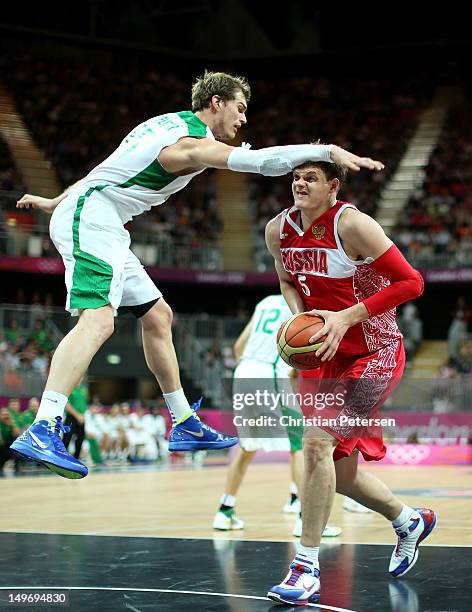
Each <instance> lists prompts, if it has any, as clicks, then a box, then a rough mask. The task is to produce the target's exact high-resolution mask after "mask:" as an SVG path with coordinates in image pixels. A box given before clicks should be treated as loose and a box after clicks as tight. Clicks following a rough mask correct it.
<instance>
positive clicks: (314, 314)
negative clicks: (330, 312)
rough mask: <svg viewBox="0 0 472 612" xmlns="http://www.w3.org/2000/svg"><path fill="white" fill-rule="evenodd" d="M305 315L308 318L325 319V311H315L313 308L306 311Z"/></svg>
mask: <svg viewBox="0 0 472 612" xmlns="http://www.w3.org/2000/svg"><path fill="white" fill-rule="evenodd" d="M305 314H306V315H308V316H309V317H321V318H322V319H325V318H326V316H325V315H326V310H316V308H314V309H313V310H308V311H307V312H305Z"/></svg>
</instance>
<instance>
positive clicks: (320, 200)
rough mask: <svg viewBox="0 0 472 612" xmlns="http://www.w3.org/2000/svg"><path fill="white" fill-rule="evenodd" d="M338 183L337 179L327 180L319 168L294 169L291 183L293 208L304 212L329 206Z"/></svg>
mask: <svg viewBox="0 0 472 612" xmlns="http://www.w3.org/2000/svg"><path fill="white" fill-rule="evenodd" d="M338 183H339V182H338V181H337V179H332V180H329V179H328V178H327V177H326V175H325V173H324V172H323V170H321V169H320V168H316V167H310V166H306V167H303V168H295V170H294V171H293V182H292V193H293V201H294V204H295V206H296V207H297V208H299V209H301V210H306V209H310V208H319V207H320V206H325V205H327V204H331V201H332V198H333V195H335V194H336V188H337V184H338Z"/></svg>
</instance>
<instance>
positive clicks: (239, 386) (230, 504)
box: [213, 294, 341, 537]
mask: <svg viewBox="0 0 472 612" xmlns="http://www.w3.org/2000/svg"><path fill="white" fill-rule="evenodd" d="M291 316H292V313H291V311H290V308H289V307H288V305H287V302H286V301H285V299H284V297H283V296H282V295H280V294H279V295H269V296H267V297H265V298H264V299H262V300H261V301H260V302H259V303H258V304H257V305H256V307H255V309H254V313H253V314H252V316H251V318H250V319H249V322H248V323H247V325H246V327H245V328H244V329H243V331H242V332H241V335H240V336H239V338H238V339H237V340H236V342H235V344H234V354H235V357H236V359H237V360H238V361H239V363H238V366H237V368H236V370H235V371H234V383H233V396H235V397H238V396H239V397H244V394H245V393H251V395H253V394H254V393H255V392H256V391H257V390H259V391H260V392H263V393H265V392H267V393H268V394H270V397H271V398H274V397H275V398H277V397H281V399H280V400H279V401H278V402H276V404H277V405H276V406H275V407H274V405H273V404H272V400H269V402H268V405H267V406H266V407H259V408H260V409H259V410H258V409H256V410H254V411H253V410H252V409H251V407H249V406H244V407H243V409H242V410H241V411H240V412H239V411H237V410H235V417H237V416H240V417H244V418H249V417H252V418H256V417H258V416H260V415H262V414H270V416H271V417H273V418H275V419H279V418H280V417H282V415H287V416H293V417H294V418H297V417H301V416H302V413H301V411H300V409H299V407H298V406H297V407H296V408H297V410H295V409H293V408H290V407H288V405H287V404H288V403H289V402H287V401H284V399H283V395H284V394H291V395H292V394H293V393H294V389H293V387H292V384H291V379H290V377H289V375H290V372H291V368H290V366H288V365H287V364H286V363H285V362H284V361H283V360H282V359H281V358H280V356H279V354H278V351H277V341H276V337H277V330H278V329H279V327H280V326H281V325H282V323H284V322H285V321H286V320H287V319H288V318H290V317H291ZM278 394H280V395H278ZM286 397H290V396H289V395H286ZM242 401H243V402H244V399H243V400H242ZM274 403H275V401H274ZM269 404H270V406H269ZM238 434H239V442H240V448H239V449H238V453H237V455H236V457H235V458H234V460H233V461H232V463H231V465H230V466H229V468H228V474H227V477H226V485H225V492H224V493H223V495H222V496H221V500H220V507H219V509H218V512H217V513H216V515H215V518H214V520H213V529H218V530H221V531H228V530H235V529H244V525H245V523H244V521H242V520H240V519H239V518H238V517H237V516H236V514H235V505H236V495H237V493H238V491H239V488H240V486H241V483H242V481H243V478H244V476H245V474H246V470H247V468H248V466H249V464H250V463H251V461H252V459H253V458H254V456H255V454H256V452H257V451H258V450H263V451H280V450H281V451H290V474H291V478H292V485H295V487H296V490H297V491H299V490H301V483H302V479H303V456H302V452H301V451H302V435H303V427H296V426H294V427H287V428H284V427H281V426H278V427H269V426H262V427H254V426H251V427H244V426H243V427H238ZM299 511H300V510H299V509H298V512H299ZM301 530H302V525H301V518H299V519H298V520H297V523H296V525H295V529H294V531H293V535H295V536H298V537H299V536H300V535H301ZM340 533H341V529H340V528H339V527H331V526H329V525H327V526H326V528H325V531H324V532H323V535H324V536H325V537H326V536H336V535H339V534H340Z"/></svg>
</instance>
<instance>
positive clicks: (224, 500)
mask: <svg viewBox="0 0 472 612" xmlns="http://www.w3.org/2000/svg"><path fill="white" fill-rule="evenodd" d="M220 504H222V505H223V506H229V507H230V508H233V507H234V506H235V504H236V497H235V496H234V495H228V493H223V495H222V496H221V499H220Z"/></svg>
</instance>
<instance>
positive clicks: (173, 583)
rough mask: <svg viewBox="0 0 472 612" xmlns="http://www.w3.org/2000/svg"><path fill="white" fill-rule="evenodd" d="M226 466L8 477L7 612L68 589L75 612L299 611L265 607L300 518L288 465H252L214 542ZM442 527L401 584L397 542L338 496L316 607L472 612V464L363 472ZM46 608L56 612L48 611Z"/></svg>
mask: <svg viewBox="0 0 472 612" xmlns="http://www.w3.org/2000/svg"><path fill="white" fill-rule="evenodd" d="M225 463H226V461H225V459H224V458H223V457H221V456H220V457H210V458H208V459H207V460H206V462H205V465H203V466H199V467H193V466H186V465H173V466H164V467H162V468H156V467H155V466H153V467H136V468H133V469H128V468H115V469H111V470H108V471H102V472H99V471H98V470H97V471H95V472H91V474H90V475H89V476H88V477H87V478H85V479H84V480H81V481H68V480H65V479H62V478H59V477H57V476H55V475H52V474H51V475H49V474H48V473H44V475H42V476H36V477H33V476H31V477H29V476H24V477H21V478H15V479H13V478H11V479H10V478H4V479H2V480H0V495H1V504H0V525H1V527H0V610H2V611H3V610H9V609H11V610H14V609H16V610H32V609H34V608H33V607H32V606H31V605H26V606H23V605H15V606H13V605H12V604H11V603H9V601H10V599H9V597H10V594H11V593H12V592H14V591H15V590H16V591H18V590H21V589H24V590H26V592H29V593H33V592H35V593H41V592H47V591H51V590H54V589H56V590H60V591H62V592H66V593H67V595H68V598H69V599H68V609H69V610H72V611H74V612H75V611H82V610H83V611H94V610H103V611H105V612H108V611H110V612H111V611H115V610H132V611H135V612H139V611H145V610H146V611H151V610H152V611H154V610H155V611H159V612H161V611H162V612H164V611H171V610H172V611H176V610H191V611H192V612H206V611H213V610H214V611H222V612H224V611H231V612H240V611H241V612H246V611H247V612H253V611H254V612H256V611H258V612H259V611H269V610H270V611H272V610H274V611H275V610H281V612H282V611H283V610H291V609H293V608H292V607H291V606H281V605H277V604H275V602H271V601H269V600H267V599H266V597H265V595H266V592H267V589H268V587H270V586H272V585H273V584H276V583H278V582H280V580H281V579H282V578H283V577H284V576H285V573H286V571H287V567H288V564H289V562H290V561H291V558H292V556H293V554H294V551H295V545H296V540H295V539H294V538H293V537H292V535H291V532H292V528H293V524H294V521H295V518H296V517H294V516H293V515H292V516H290V515H284V514H283V513H282V511H281V509H282V506H283V504H284V502H285V501H286V493H287V489H288V487H287V483H288V475H289V473H288V466H287V465H285V464H283V463H257V464H255V465H253V466H250V468H249V470H248V474H247V478H246V480H245V482H244V483H243V486H242V489H241V492H240V495H239V496H238V504H237V511H238V515H239V516H240V518H243V519H244V520H246V524H247V528H246V529H245V530H244V531H240V532H215V531H213V530H212V529H211V522H212V519H213V515H214V513H215V511H216V509H217V506H218V501H219V497H220V494H221V492H222V488H223V485H224V479H225V474H226V467H225ZM366 469H368V470H370V471H372V472H373V473H375V474H377V475H378V476H379V477H380V478H382V479H383V480H385V482H387V484H389V486H391V487H392V489H393V490H394V491H395V492H396V493H397V494H398V495H399V496H400V497H401V498H402V499H403V500H404V501H405V502H406V503H408V504H409V505H415V506H427V507H432V508H434V509H435V510H436V512H437V514H438V525H437V527H436V529H435V531H434V532H433V534H432V535H431V536H430V537H429V538H428V540H427V543H425V544H424V545H422V546H421V548H420V558H419V561H418V563H417V565H416V566H415V567H414V568H413V569H412V570H411V572H410V573H409V574H408V575H407V576H406V577H405V579H403V580H394V579H392V578H390V577H389V574H388V572H387V568H388V562H389V558H390V554H391V552H392V548H393V545H394V542H395V537H394V535H395V534H394V532H393V530H392V528H391V527H390V525H389V524H388V523H387V521H385V519H383V518H382V517H380V516H378V515H375V514H362V515H359V514H352V513H349V512H346V511H345V510H343V509H342V498H341V497H339V496H336V501H335V507H334V510H333V514H332V517H331V519H330V524H336V525H339V526H341V527H342V528H343V534H342V535H341V536H340V537H338V538H335V539H333V538H331V539H326V540H325V541H324V542H323V544H322V548H321V554H320V559H321V576H322V591H321V602H320V604H318V605H317V606H311V607H313V608H318V609H320V610H333V611H340V612H341V611H342V612H344V611H355V612H364V611H365V612H367V611H369V612H371V611H377V610H379V611H387V612H388V611H395V612H426V611H434V612H439V611H454V612H466V611H470V610H471V609H472V587H471V584H470V572H471V569H472V512H471V510H472V486H471V483H472V480H471V476H472V467H468V466H448V467H446V466H431V467H414V466H411V467H392V466H382V465H372V466H371V465H368V466H367V467H366ZM42 609H48V610H49V609H50V610H53V609H56V608H55V607H54V606H52V605H51V604H47V605H45V606H44V607H42Z"/></svg>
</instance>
